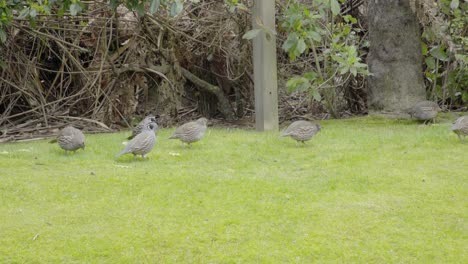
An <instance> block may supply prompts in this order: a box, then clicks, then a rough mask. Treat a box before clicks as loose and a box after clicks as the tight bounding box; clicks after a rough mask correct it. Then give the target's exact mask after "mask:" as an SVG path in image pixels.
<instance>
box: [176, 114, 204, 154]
mask: <svg viewBox="0 0 468 264" xmlns="http://www.w3.org/2000/svg"><path fill="white" fill-rule="evenodd" d="M207 122H208V120H207V119H206V118H204V117H202V118H199V119H197V120H196V121H192V122H188V123H185V124H183V125H181V126H179V127H178V128H176V130H175V131H174V133H173V134H172V136H170V137H169V139H179V140H180V141H182V147H184V143H187V144H188V145H189V146H190V144H191V143H193V142H197V141H199V140H200V139H202V137H203V135H205V132H206V123H207Z"/></svg>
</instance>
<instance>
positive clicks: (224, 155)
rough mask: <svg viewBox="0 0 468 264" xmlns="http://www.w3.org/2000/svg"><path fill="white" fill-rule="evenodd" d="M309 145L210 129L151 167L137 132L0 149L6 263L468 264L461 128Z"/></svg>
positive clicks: (364, 121)
mask: <svg viewBox="0 0 468 264" xmlns="http://www.w3.org/2000/svg"><path fill="white" fill-rule="evenodd" d="M321 124H322V127H323V128H322V131H321V132H320V133H319V134H318V135H317V136H316V137H315V138H313V139H312V141H310V142H308V144H307V145H306V146H296V144H295V142H294V141H293V140H291V139H289V138H278V133H256V132H254V131H245V130H237V129H235V130H227V129H222V128H210V129H209V132H208V133H207V135H206V136H205V138H204V139H203V141H201V142H199V143H196V144H194V145H193V147H192V148H191V149H187V148H186V149H182V148H181V147H180V143H179V142H178V141H172V140H167V138H168V136H169V135H170V133H171V132H172V129H163V130H162V131H160V132H159V134H158V136H159V139H158V140H159V141H158V143H157V145H156V147H155V149H154V150H153V151H152V152H151V153H150V154H149V155H148V156H149V159H148V160H141V159H138V160H137V161H133V158H132V156H131V155H127V156H123V157H121V158H119V159H117V160H116V159H114V155H115V154H116V153H117V152H119V151H120V150H121V149H122V148H123V146H122V145H121V142H122V139H123V138H125V136H127V135H128V133H117V134H105V135H87V142H86V143H87V146H86V150H85V151H81V150H80V151H78V152H76V154H74V155H65V154H64V152H63V151H62V150H60V149H59V148H58V146H57V145H55V144H54V145H53V144H48V143H47V142H46V141H38V142H24V143H16V144H3V145H0V263H467V261H468V258H467V246H466V245H468V239H467V222H466V220H467V197H468V188H467V179H468V159H467V152H468V144H461V143H460V142H459V140H458V138H457V137H456V135H455V134H453V133H451V132H450V131H448V130H447V128H448V127H449V123H441V124H436V125H431V126H422V125H419V124H416V123H414V122H410V121H386V120H384V119H379V118H358V119H349V120H331V121H323V122H321Z"/></svg>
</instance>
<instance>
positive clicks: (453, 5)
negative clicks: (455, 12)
mask: <svg viewBox="0 0 468 264" xmlns="http://www.w3.org/2000/svg"><path fill="white" fill-rule="evenodd" d="M459 5H460V1H459V0H452V2H451V3H450V8H451V9H457V8H458V6H459Z"/></svg>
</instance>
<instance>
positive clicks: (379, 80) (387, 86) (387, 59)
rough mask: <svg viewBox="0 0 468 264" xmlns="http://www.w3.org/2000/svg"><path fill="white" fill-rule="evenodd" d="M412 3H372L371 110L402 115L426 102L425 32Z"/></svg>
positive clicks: (401, 0)
mask: <svg viewBox="0 0 468 264" xmlns="http://www.w3.org/2000/svg"><path fill="white" fill-rule="evenodd" d="M409 2H410V0H369V6H368V18H369V40H370V51H369V56H368V64H369V69H370V72H371V74H372V75H370V77H369V79H368V80H369V93H368V99H369V100H368V102H369V109H370V110H371V111H374V112H378V113H382V114H390V115H399V114H400V113H401V112H403V110H405V109H407V108H409V107H410V106H412V105H413V104H415V103H416V102H418V101H421V100H424V99H425V97H426V92H425V88H424V82H423V70H422V58H423V57H422V49H421V37H420V36H421V33H420V30H419V24H418V21H417V18H416V13H415V12H413V11H412V10H411V7H410V3H409Z"/></svg>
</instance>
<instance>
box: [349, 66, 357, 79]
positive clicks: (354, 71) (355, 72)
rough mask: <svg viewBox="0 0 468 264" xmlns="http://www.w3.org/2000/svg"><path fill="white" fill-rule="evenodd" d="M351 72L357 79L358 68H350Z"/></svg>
mask: <svg viewBox="0 0 468 264" xmlns="http://www.w3.org/2000/svg"><path fill="white" fill-rule="evenodd" d="M349 71H350V72H351V74H353V76H354V77H356V75H357V69H356V67H351V68H349Z"/></svg>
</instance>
